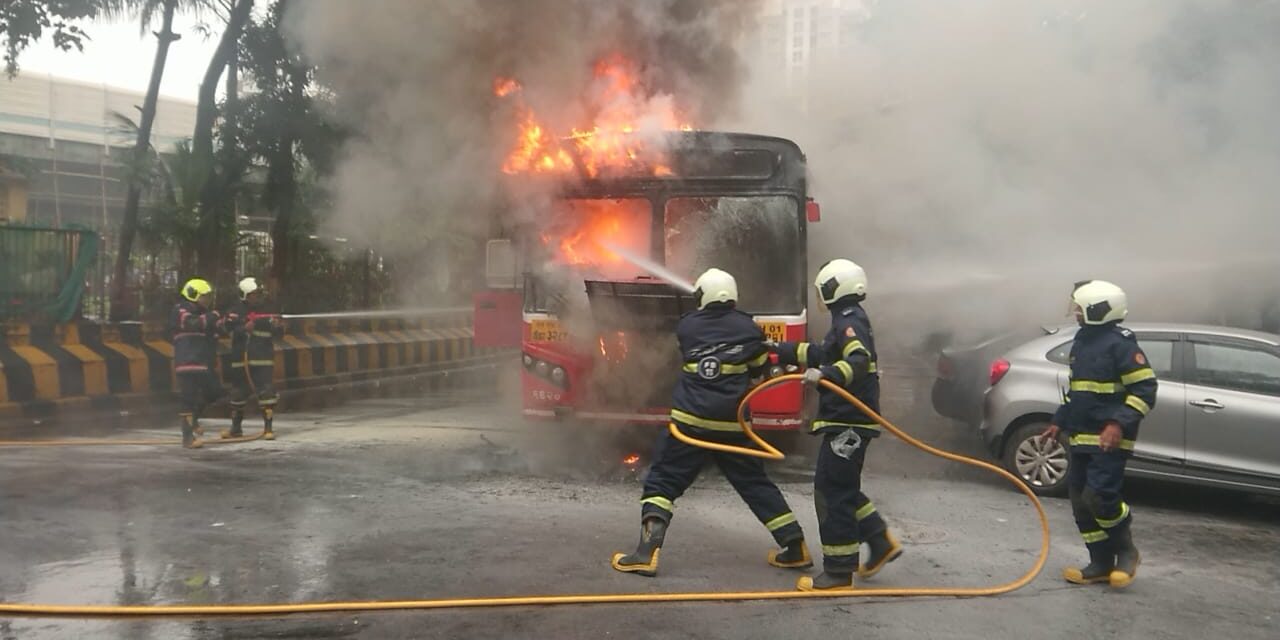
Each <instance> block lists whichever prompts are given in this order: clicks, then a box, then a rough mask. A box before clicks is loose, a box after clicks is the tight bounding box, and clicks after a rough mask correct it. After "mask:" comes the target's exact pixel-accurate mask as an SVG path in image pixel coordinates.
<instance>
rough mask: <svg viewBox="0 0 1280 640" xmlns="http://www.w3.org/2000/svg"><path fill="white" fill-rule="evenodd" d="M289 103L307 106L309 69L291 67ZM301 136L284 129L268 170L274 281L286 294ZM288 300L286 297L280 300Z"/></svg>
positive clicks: (290, 284)
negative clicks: (273, 208)
mask: <svg viewBox="0 0 1280 640" xmlns="http://www.w3.org/2000/svg"><path fill="white" fill-rule="evenodd" d="M288 74H289V80H288V82H289V103H290V108H291V109H297V110H302V109H305V108H307V107H306V95H305V90H306V85H307V72H306V69H305V68H303V67H301V66H299V65H298V64H296V63H289V64H288ZM296 143H297V134H296V132H295V130H294V128H293V127H292V126H286V127H284V128H283V129H282V130H281V132H280V140H279V142H278V143H277V147H276V152H275V157H273V158H272V159H271V166H270V168H269V169H268V178H267V180H268V182H269V183H270V184H271V185H272V187H273V191H274V194H275V198H274V199H275V205H276V211H275V220H274V221H273V222H272V224H271V243H272V245H271V246H272V255H271V279H272V280H273V281H274V282H275V283H276V286H277V287H279V291H280V292H281V293H284V294H286V295H289V292H291V291H293V280H294V277H293V276H294V274H295V273H296V271H297V269H296V265H294V264H292V263H291V259H292V258H293V254H294V252H293V250H292V249H293V245H294V237H293V229H292V225H293V216H294V209H295V208H296V207H297V206H298V177H297V176H298V171H297V162H296V161H295V159H294V146H295V145H296ZM280 300H282V301H283V300H285V298H283V297H282V298H280Z"/></svg>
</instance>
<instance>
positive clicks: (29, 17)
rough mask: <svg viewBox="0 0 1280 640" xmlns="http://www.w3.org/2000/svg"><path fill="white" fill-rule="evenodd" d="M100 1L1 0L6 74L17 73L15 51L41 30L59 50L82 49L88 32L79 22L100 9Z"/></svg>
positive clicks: (0, 32) (0, 29) (38, 36)
mask: <svg viewBox="0 0 1280 640" xmlns="http://www.w3.org/2000/svg"><path fill="white" fill-rule="evenodd" d="M103 5H104V2H103V0H5V2H0V38H3V39H4V68H5V72H6V73H7V74H8V75H9V77H13V76H14V75H16V74H17V73H18V54H20V53H22V51H23V50H24V49H26V48H27V47H28V46H30V45H31V43H33V42H37V41H39V40H40V39H41V38H42V37H44V35H45V33H50V34H52V37H53V44H54V46H56V47H58V48H59V49H62V50H63V51H70V50H72V49H75V50H77V51H83V50H84V41H85V40H88V39H89V34H88V33H86V32H85V30H84V29H83V28H81V27H80V25H79V23H80V22H83V21H86V20H91V19H93V18H94V17H96V16H97V15H98V14H99V12H101V11H102V9H103Z"/></svg>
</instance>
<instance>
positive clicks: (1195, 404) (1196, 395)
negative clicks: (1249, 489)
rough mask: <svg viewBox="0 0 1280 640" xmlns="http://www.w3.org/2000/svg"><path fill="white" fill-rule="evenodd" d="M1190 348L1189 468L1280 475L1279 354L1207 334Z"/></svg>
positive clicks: (1272, 349)
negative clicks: (1207, 335)
mask: <svg viewBox="0 0 1280 640" xmlns="http://www.w3.org/2000/svg"><path fill="white" fill-rule="evenodd" d="M1191 347H1192V350H1191V357H1190V358H1189V363H1188V364H1189V367H1188V376H1187V405H1188V406H1187V466H1188V467H1189V468H1196V469H1202V470H1207V471H1219V472H1221V471H1230V472H1233V473H1240V474H1245V475H1247V476H1253V477H1255V478H1256V477H1259V476H1261V477H1266V478H1269V479H1271V480H1276V479H1280V353H1278V352H1277V350H1276V348H1275V347H1273V346H1271V345H1266V344H1264V343H1261V342H1255V341H1249V340H1234V339H1225V338H1213V337H1204V336H1201V337H1194V336H1193V337H1192V339H1191Z"/></svg>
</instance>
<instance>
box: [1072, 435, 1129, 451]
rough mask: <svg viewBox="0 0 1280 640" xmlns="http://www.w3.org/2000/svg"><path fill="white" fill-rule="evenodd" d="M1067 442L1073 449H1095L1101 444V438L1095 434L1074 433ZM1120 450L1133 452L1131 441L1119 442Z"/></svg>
mask: <svg viewBox="0 0 1280 640" xmlns="http://www.w3.org/2000/svg"><path fill="white" fill-rule="evenodd" d="M1068 442H1069V443H1070V444H1071V446H1073V447H1075V446H1086V447H1088V446H1094V447H1096V446H1099V445H1101V444H1102V438H1101V437H1100V436H1099V435H1098V434H1096V433H1075V434H1072V435H1071V438H1070V439H1069V440H1068ZM1120 448H1121V449H1124V450H1125V451H1133V441H1132V440H1121V441H1120Z"/></svg>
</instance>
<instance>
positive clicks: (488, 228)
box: [288, 0, 756, 304]
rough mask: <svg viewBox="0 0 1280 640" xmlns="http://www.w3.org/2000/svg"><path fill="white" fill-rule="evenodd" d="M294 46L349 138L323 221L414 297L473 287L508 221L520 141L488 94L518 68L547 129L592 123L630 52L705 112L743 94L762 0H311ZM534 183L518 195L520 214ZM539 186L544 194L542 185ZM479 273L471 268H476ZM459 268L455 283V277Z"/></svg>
mask: <svg viewBox="0 0 1280 640" xmlns="http://www.w3.org/2000/svg"><path fill="white" fill-rule="evenodd" d="M290 10H291V12H290V14H289V15H288V30H289V31H288V33H289V35H290V39H291V41H292V42H293V43H294V44H295V45H296V46H297V47H298V48H299V49H300V50H301V51H302V53H303V54H304V55H306V56H307V57H308V59H310V60H311V61H313V62H314V63H316V64H317V65H319V69H320V80H321V82H323V83H324V84H325V85H326V86H327V87H329V88H331V89H332V90H333V93H334V95H335V96H336V100H337V104H336V107H337V112H338V115H339V116H340V117H341V118H342V119H343V120H344V121H345V122H346V123H347V124H348V125H349V126H350V127H351V128H352V130H353V131H355V134H356V135H355V136H354V139H353V140H352V141H351V142H350V144H349V145H348V146H347V148H346V149H345V154H344V157H343V160H342V162H341V163H340V165H339V167H338V169H337V171H336V173H335V175H333V176H331V177H330V179H329V187H330V191H331V192H332V194H333V196H334V198H335V201H336V204H335V206H334V210H333V211H332V212H331V215H330V216H329V231H331V232H332V233H334V234H336V235H339V236H344V237H348V238H352V239H353V240H355V241H357V242H362V243H368V244H370V245H371V246H373V247H374V248H376V249H377V250H379V251H380V252H382V253H383V254H384V255H386V256H388V257H389V258H391V259H393V260H394V261H395V264H396V265H397V266H398V267H400V269H401V271H402V272H405V271H413V270H416V271H418V272H420V273H422V274H423V279H424V280H425V281H426V282H424V283H422V286H420V287H418V288H416V289H415V290H412V291H409V292H406V293H407V295H406V297H407V298H409V299H407V300H405V302H406V303H408V304H415V303H416V304H422V303H424V302H426V300H425V299H424V298H425V297H426V296H431V297H432V298H433V300H435V301H438V300H440V294H441V293H444V294H451V293H452V294H462V293H469V292H470V291H472V290H474V289H475V288H476V287H477V286H481V285H482V283H481V282H479V281H477V280H475V279H472V280H469V281H457V280H456V278H457V277H458V276H459V274H462V275H463V276H467V275H468V274H476V272H477V271H478V270H479V269H478V267H479V263H478V262H477V260H476V259H477V253H478V251H477V249H478V247H479V246H481V245H480V244H479V241H480V240H483V239H484V238H485V237H488V236H489V235H490V234H491V233H493V232H494V231H495V230H496V229H497V226H498V225H501V224H504V223H508V222H510V220H509V218H510V217H511V216H512V214H513V213H515V212H513V204H512V203H511V198H510V197H509V192H508V191H506V190H505V189H504V188H503V184H502V182H501V181H500V180H499V178H500V177H501V176H502V175H503V174H502V172H501V170H500V169H501V168H502V166H503V161H504V158H505V156H506V155H507V153H508V152H509V151H510V150H511V148H512V145H513V143H514V142H515V136H516V133H517V128H516V125H515V122H514V120H515V119H516V118H517V117H518V116H519V114H518V113H513V112H512V110H511V109H510V108H508V107H507V105H504V103H503V101H502V100H500V99H499V98H497V97H496V96H495V95H494V81H495V79H496V78H515V79H517V80H518V81H519V82H520V84H521V85H522V86H523V87H524V89H523V91H522V94H521V96H520V98H521V100H522V102H523V103H525V104H527V105H528V106H529V107H530V108H531V109H532V110H533V111H534V112H536V113H537V114H538V117H539V118H540V119H541V120H542V121H543V122H544V124H545V125H546V126H547V128H548V129H549V130H551V131H554V132H557V133H567V132H569V131H570V130H571V129H572V128H574V127H583V126H584V124H585V125H590V123H591V116H592V114H590V113H588V111H589V109H590V108H591V105H590V97H591V96H590V91H589V89H590V86H589V83H590V82H591V80H592V67H593V65H594V64H595V63H596V62H597V61H598V60H600V59H601V58H604V57H607V56H610V55H617V54H621V55H623V56H626V57H627V58H629V59H630V60H632V61H633V62H634V63H635V64H636V65H637V70H638V73H639V75H640V78H641V83H642V84H643V86H644V87H646V89H647V91H648V92H649V95H647V96H643V97H644V98H645V99H652V100H654V101H655V104H657V103H662V104H666V102H665V101H667V100H669V99H670V98H669V96H678V97H679V102H680V105H681V107H682V108H683V109H684V110H686V112H687V114H688V116H689V117H690V118H691V119H692V120H693V121H695V122H702V121H706V120H708V119H710V118H711V117H712V116H713V115H716V116H718V115H721V114H723V113H724V111H725V109H727V108H728V107H730V106H732V105H733V104H735V102H736V91H737V88H738V87H739V86H740V84H741V81H742V78H743V72H744V70H745V69H744V66H743V65H742V63H741V62H740V61H739V57H738V53H737V49H736V48H735V45H736V42H735V40H736V38H737V37H738V36H740V35H741V34H742V33H744V31H745V30H746V28H747V26H748V24H749V21H750V19H751V17H752V16H754V15H755V12H756V6H755V3H753V2H739V1H737V0H723V1H716V2H704V1H696V0H660V1H653V2H629V1H626V0H608V1H605V0H525V1H520V2H479V1H471V2H468V1H462V0H430V1H428V0H394V1H393V0H384V1H380V2H377V3H366V2H350V1H349V0H307V1H306V2H296V3H293V4H292V5H291V7H290ZM538 195H539V194H537V193H533V194H530V193H522V194H521V198H522V201H521V203H520V204H521V206H522V207H523V209H524V215H525V216H526V217H527V216H529V215H530V214H529V211H540V210H541V209H540V208H539V207H536V206H533V207H531V206H529V202H530V201H536V200H537V196H538ZM542 195H545V194H542ZM471 277H473V278H474V275H472V276H471ZM450 278H454V279H455V280H454V281H450Z"/></svg>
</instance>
